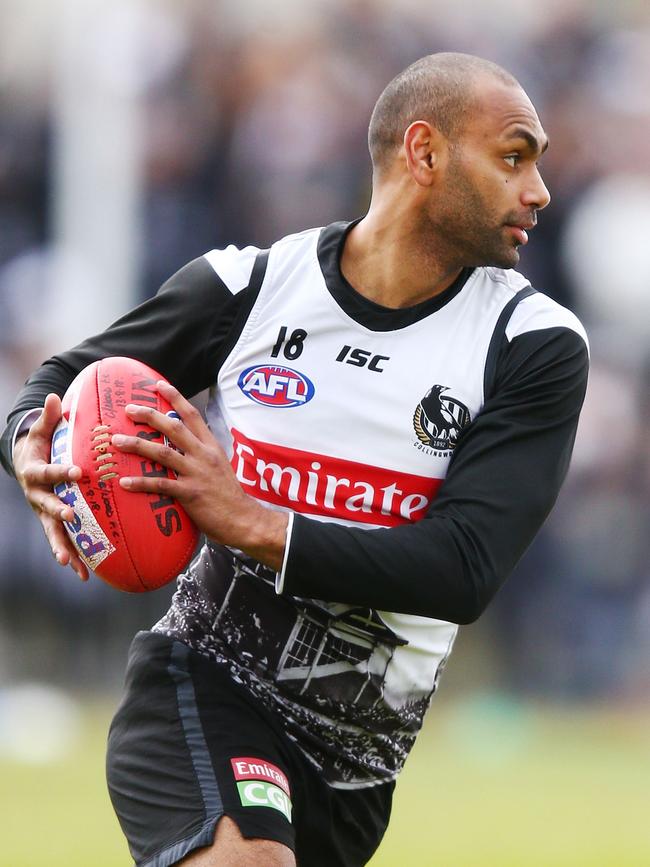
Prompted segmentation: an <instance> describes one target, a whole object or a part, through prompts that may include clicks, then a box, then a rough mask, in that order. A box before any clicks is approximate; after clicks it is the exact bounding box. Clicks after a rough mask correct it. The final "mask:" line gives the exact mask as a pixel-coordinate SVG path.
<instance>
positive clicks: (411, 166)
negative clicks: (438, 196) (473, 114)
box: [403, 120, 446, 187]
mask: <svg viewBox="0 0 650 867" xmlns="http://www.w3.org/2000/svg"><path fill="white" fill-rule="evenodd" d="M445 144H446V139H445V137H444V136H443V135H442V133H441V132H440V130H438V129H436V127H435V126H433V125H432V124H430V123H428V122H427V121H426V120H414V121H413V123H412V124H411V125H410V126H409V127H408V128H407V130H406V132H405V133H404V144H403V147H404V155H405V158H406V166H407V168H408V171H409V174H410V175H411V177H412V178H413V180H414V181H415V182H416V183H417V184H419V185H420V186H421V187H430V186H431V185H432V184H433V182H434V180H435V178H436V174H437V172H438V171H439V169H440V165H441V163H442V160H443V157H444V153H445Z"/></svg>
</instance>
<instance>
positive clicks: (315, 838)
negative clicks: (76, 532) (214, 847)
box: [106, 632, 394, 867]
mask: <svg viewBox="0 0 650 867" xmlns="http://www.w3.org/2000/svg"><path fill="white" fill-rule="evenodd" d="M106 767H107V779H108V788H109V792H110V796H111V800H112V802H113V807H114V809H115V812H116V813H117V817H118V819H119V822H120V824H121V826H122V830H123V832H124V834H125V836H126V838H127V841H128V844H129V849H130V852H131V855H132V856H133V859H134V861H135V862H136V865H137V867H168V865H172V864H176V863H177V862H178V861H179V860H180V859H182V858H184V857H185V856H186V855H188V854H189V853H190V852H191V851H193V850H194V849H197V848H199V847H202V846H209V845H210V844H211V843H212V841H213V839H214V833H215V829H216V826H217V823H218V821H219V819H220V818H221V816H224V815H227V816H229V817H230V818H231V819H232V820H234V821H235V822H236V823H237V825H238V827H239V830H240V831H241V833H242V835H243V836H244V837H246V838H253V837H256V838H263V839H266V840H277V841H278V842H280V843H284V844H285V845H286V846H289V847H290V848H291V849H292V850H293V851H294V852H295V853H296V861H297V864H298V867H361V865H363V864H366V863H367V861H368V860H369V859H370V857H371V856H372V854H373V853H374V851H375V850H376V848H377V847H378V845H379V843H380V841H381V838H382V837H383V834H384V831H385V829H386V826H387V824H388V818H389V816H390V808H391V800H392V793H393V788H394V783H385V784H381V785H377V786H369V787H364V788H362V789H344V790H341V789H334V788H332V787H330V786H329V785H328V784H327V783H325V782H324V781H323V780H322V778H321V777H320V775H319V772H318V769H317V768H315V767H314V766H313V765H312V764H311V763H310V762H308V761H307V759H305V758H304V756H303V754H302V753H301V752H300V750H299V749H298V747H297V746H296V745H295V744H294V743H293V742H292V741H291V740H290V739H289V738H288V737H287V736H286V734H285V733H284V731H283V730H282V726H281V721H280V720H279V719H278V718H276V717H274V716H272V714H271V713H269V711H268V710H267V709H266V708H263V707H260V706H259V705H258V703H257V702H256V701H255V698H254V697H253V696H251V695H250V694H249V693H248V692H247V690H246V689H245V687H243V686H241V685H240V684H238V683H235V682H234V681H233V680H232V678H231V676H230V674H229V672H228V670H227V669H226V668H225V667H223V666H221V665H218V664H216V663H214V662H212V661H210V660H209V659H207V658H206V657H204V656H202V655H201V654H199V653H196V652H195V651H193V650H191V649H190V648H189V647H188V646H187V645H185V644H183V643H181V642H179V641H175V640H174V639H172V638H168V637H167V636H164V635H160V634H158V633H154V632H139V633H138V634H137V635H136V636H135V638H134V640H133V643H132V645H131V649H130V653H129V662H128V667H127V673H126V686H125V694H124V697H123V700H122V702H121V704H120V707H119V708H118V710H117V713H116V715H115V718H114V720H113V722H112V724H111V728H110V733H109V738H108V755H107V764H106Z"/></svg>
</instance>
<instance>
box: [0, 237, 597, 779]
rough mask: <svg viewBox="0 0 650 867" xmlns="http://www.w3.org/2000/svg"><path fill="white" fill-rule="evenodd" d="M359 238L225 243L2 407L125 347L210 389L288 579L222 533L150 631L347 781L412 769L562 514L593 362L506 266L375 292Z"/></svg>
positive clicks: (557, 316)
mask: <svg viewBox="0 0 650 867" xmlns="http://www.w3.org/2000/svg"><path fill="white" fill-rule="evenodd" d="M353 225H354V224H345V223H337V224H333V225H331V226H328V227H326V228H324V229H313V230H308V231H305V232H302V233H299V234H296V235H291V236H289V237H287V238H284V239H282V240H280V241H278V242H277V243H276V244H274V245H273V246H272V247H271V249H270V250H268V251H261V250H259V249H257V248H255V247H247V248H244V249H243V250H239V249H237V248H235V247H228V248H226V249H225V250H213V251H211V252H209V253H208V254H206V255H205V256H204V257H202V258H201V259H199V260H195V262H193V263H190V265H188V266H186V268H185V269H182V270H181V271H180V272H179V273H178V274H177V275H175V277H174V278H172V279H171V280H170V281H169V283H168V284H166V285H165V286H164V287H163V288H162V290H161V292H160V293H159V295H158V296H157V297H156V298H155V299H152V300H151V301H149V302H146V303H145V304H144V305H142V306H141V307H140V308H138V309H137V310H136V311H132V312H131V313H130V314H128V315H127V316H126V317H124V318H123V319H122V320H120V321H118V323H116V324H115V325H114V326H112V327H111V328H110V329H108V331H107V332H105V333H104V334H103V335H98V336H97V337H95V338H91V339H90V340H88V341H86V342H84V343H83V344H81V345H80V346H79V347H77V348H76V349H75V350H71V351H70V352H69V353H64V354H63V355H62V356H59V357H58V358H55V359H52V360H51V361H50V362H49V363H48V364H49V366H48V364H46V365H45V366H44V368H42V369H41V372H40V374H37V375H36V377H35V378H34V379H33V380H31V381H30V383H28V387H27V390H26V392H25V393H24V394H23V395H22V396H21V398H19V401H18V404H17V407H16V409H15V410H14V412H13V414H12V417H10V418H13V428H14V430H15V428H16V425H17V424H18V423H19V418H20V415H21V412H25V411H27V410H28V409H29V406H28V405H27V404H30V405H32V406H33V405H36V404H35V401H36V400H37V398H38V396H39V389H41V391H42V389H43V388H44V387H45V385H46V383H49V385H48V390H53V387H52V386H53V380H56V383H55V385H56V388H54V390H59V391H60V390H61V389H63V390H65V387H66V385H64V379H65V380H68V378H71V377H70V372H71V371H72V370H74V372H75V373H76V370H77V369H81V368H82V367H83V366H85V364H87V363H89V361H90V360H95V358H96V357H102V356H103V355H109V354H126V355H132V356H136V357H138V358H141V360H143V361H145V362H146V363H148V364H151V365H152V366H153V367H155V368H157V369H158V370H160V371H161V373H163V374H164V375H165V376H167V377H168V378H169V379H170V380H171V381H172V382H174V384H175V385H177V386H178V387H179V388H181V390H182V391H184V393H186V394H194V393H196V392H197V391H199V390H201V389H202V388H205V387H209V388H210V395H209V400H208V405H207V409H206V416H207V420H208V423H209V426H210V428H211V430H212V432H213V433H214V435H215V437H216V438H217V440H218V441H219V442H220V444H221V445H222V447H223V448H224V450H225V451H226V454H227V455H228V457H229V459H230V461H231V464H232V467H233V470H234V472H235V474H236V477H237V479H238V480H239V483H240V485H241V486H242V488H243V490H244V491H245V492H246V493H248V494H249V495H250V496H252V497H255V498H256V499H257V500H259V501H260V502H261V503H262V504H264V505H265V506H267V507H268V508H272V509H280V510H283V511H286V512H287V513H288V514H289V516H290V523H289V531H288V536H287V544H286V550H285V558H284V562H283V565H282V569H281V571H280V572H279V573H278V574H277V575H276V574H274V573H272V572H271V570H269V569H268V568H267V567H265V566H263V565H261V564H259V563H256V562H255V561H253V560H251V558H250V557H247V556H246V555H244V554H242V553H241V552H239V551H231V550H229V549H226V548H223V547H222V546H219V545H216V544H215V543H213V542H211V541H209V540H208V541H207V542H206V544H205V546H204V548H203V549H202V551H201V552H200V554H199V555H198V557H197V558H196V559H195V561H194V562H193V563H192V564H191V566H190V567H189V569H188V570H187V572H186V573H185V574H183V575H182V576H180V578H179V581H178V589H177V592H176V594H175V596H174V599H173V602H172V606H171V608H170V611H169V612H168V613H167V615H166V616H165V617H164V618H163V619H162V620H161V621H160V622H159V623H158V624H156V626H155V627H154V629H155V630H156V631H159V632H164V633H165V634H167V635H170V636H173V637H176V638H178V639H179V640H181V641H183V642H185V643H187V644H189V645H190V646H192V647H193V648H195V649H196V650H198V651H200V652H201V653H204V654H205V655H207V656H209V657H210V658H211V659H213V660H214V661H215V662H217V663H219V664H221V665H224V666H227V667H228V669H229V671H230V672H231V675H232V677H233V678H234V679H235V680H236V681H237V682H238V683H240V684H243V685H245V687H246V688H247V689H248V690H249V691H250V692H251V693H252V694H253V695H254V696H255V697H257V699H258V700H260V701H261V702H262V703H263V704H264V705H265V706H266V707H268V708H270V709H271V710H272V711H274V712H276V713H278V714H279V715H280V716H281V718H282V719H283V721H284V726H285V730H286V732H287V734H288V735H289V737H291V738H292V739H293V740H295V742H296V743H297V744H298V746H299V747H300V748H301V749H302V751H303V753H304V754H305V755H306V757H307V758H308V759H309V760H310V761H312V762H313V763H314V764H315V765H316V766H317V767H318V768H320V769H321V771H322V773H323V775H324V777H325V778H326V779H327V780H328V782H330V783H331V784H332V785H334V786H339V787H358V786H365V785H372V784H374V783H378V782H383V781H387V780H390V779H393V778H394V777H395V776H396V775H397V773H398V772H399V770H400V769H401V767H402V765H403V763H404V760H405V758H406V756H407V755H408V752H409V750H410V748H411V747H412V744H413V741H414V738H415V736H416V734H417V732H418V730H419V729H420V727H421V724H422V719H423V715H424V713H425V711H426V709H427V707H428V705H429V703H430V700H431V696H432V695H433V692H434V691H435V688H436V685H437V682H438V677H439V674H440V672H441V670H442V668H443V666H444V664H445V662H446V660H447V658H448V656H449V653H450V651H451V648H452V645H453V642H454V639H455V636H456V633H457V630H458V624H459V623H464V622H470V621H471V620H473V619H475V618H476V616H478V614H480V612H481V611H482V610H483V609H484V607H485V605H486V604H487V602H488V601H489V599H490V598H491V597H492V595H493V594H494V592H495V591H496V589H497V588H498V586H499V585H500V584H501V583H502V581H503V580H504V579H505V577H506V576H507V574H508V573H509V572H510V571H511V569H512V567H513V566H514V564H515V562H516V561H517V559H518V558H519V556H521V553H523V550H524V549H525V547H526V546H527V545H528V544H529V542H530V540H531V539H532V537H533V535H534V533H535V532H536V531H537V529H538V528H539V526H540V524H541V522H542V521H543V519H544V517H545V516H546V514H547V513H548V510H549V509H550V507H551V506H552V503H553V501H554V499H555V497H556V495H557V492H558V490H559V486H560V484H561V481H562V479H563V476H564V474H565V472H566V468H567V464H568V459H569V455H570V451H571V446H572V442H573V437H574V434H575V426H576V423H577V416H578V412H579V409H580V405H581V402H582V398H583V395H584V387H585V381H586V366H587V365H586V359H587V346H586V336H585V334H584V331H583V329H582V326H581V325H580V323H579V322H578V320H577V319H576V317H575V316H574V315H573V314H572V313H570V312H569V311H567V310H565V309H564V308H562V307H560V306H559V305H558V304H556V303H555V302H553V301H552V300H551V299H549V298H548V297H547V296H545V295H543V294H541V293H538V292H535V291H534V290H533V289H532V288H531V287H530V286H529V284H528V282H527V280H526V279H525V278H524V277H523V276H522V275H520V274H519V273H517V272H516V271H513V270H502V269H498V268H474V269H465V270H464V271H463V272H462V273H461V274H460V275H459V277H458V279H457V280H456V281H455V282H454V283H453V284H452V286H450V287H449V288H448V289H447V290H446V291H444V292H443V293H441V294H439V295H437V296H435V297H434V298H431V299H429V300H427V301H424V302H422V303H420V304H418V305H415V306H412V307H408V308H402V309H397V310H395V309H389V308H385V307H382V306H380V305H377V304H374V303H373V302H371V301H369V300H368V299H366V298H365V297H364V296H362V295H361V294H359V293H357V292H356V291H355V290H354V289H353V287H352V286H350V285H349V283H347V281H346V280H345V277H344V276H343V274H342V272H341V269H340V257H341V252H342V248H343V244H344V242H345V238H346V235H347V233H348V232H349V231H350V228H351V227H352V226H353ZM64 368H65V377H64V376H63V375H62V371H63V369H64ZM72 375H74V373H73V374H72ZM11 428H12V422H10V425H9V428H8V431H9V433H7V434H6V435H5V448H6V440H7V437H8V436H9V435H10V433H11Z"/></svg>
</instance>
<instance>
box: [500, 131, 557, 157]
mask: <svg viewBox="0 0 650 867" xmlns="http://www.w3.org/2000/svg"><path fill="white" fill-rule="evenodd" d="M508 138H509V139H511V138H523V139H524V141H525V142H526V143H527V144H528V147H529V148H530V149H531V150H532V151H535V153H539V154H543V153H544V151H545V150H546V148H547V147H548V139H545V140H544V144H542V145H540V143H539V141H538V140H537V136H536V135H534V134H533V133H532V132H530V130H527V129H524V128H523V127H517V128H516V129H513V131H512V132H511V133H510V135H509V136H508Z"/></svg>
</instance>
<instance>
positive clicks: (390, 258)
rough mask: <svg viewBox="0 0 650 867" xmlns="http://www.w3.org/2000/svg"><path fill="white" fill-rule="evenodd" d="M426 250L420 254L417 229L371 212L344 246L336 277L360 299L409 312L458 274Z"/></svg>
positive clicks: (395, 217)
mask: <svg viewBox="0 0 650 867" xmlns="http://www.w3.org/2000/svg"><path fill="white" fill-rule="evenodd" d="M418 228H419V231H418ZM432 247H433V245H431V244H430V245H428V248H425V246H424V245H423V243H422V233H421V227H416V226H415V225H412V224H411V223H410V222H409V219H408V217H407V216H406V215H404V214H402V215H400V214H399V213H395V211H394V210H393V212H392V213H389V212H388V211H387V209H386V208H382V207H380V206H377V207H374V208H373V207H371V208H370V210H369V212H368V214H367V215H366V216H365V217H364V218H363V220H361V221H360V222H359V223H357V225H356V226H354V227H353V228H352V230H351V231H350V233H349V234H348V236H347V238H346V240H345V245H344V247H343V252H342V254H341V271H342V273H343V276H344V277H345V279H346V280H347V281H348V283H350V285H351V286H353V287H354V289H356V291H357V292H359V294H360V295H363V296H364V297H365V298H368V299H370V300H371V301H374V302H375V303H377V304H381V305H382V306H384V307H392V308H401V307H412V306H413V305H415V304H419V303H420V302H422V301H427V300H428V299H429V298H433V297H435V296H436V295H440V293H441V292H444V291H445V289H448V288H449V287H450V286H451V284H452V283H453V282H454V280H456V278H457V277H458V276H459V274H460V272H461V270H462V267H461V266H460V265H458V264H455V263H454V264H452V263H449V262H447V263H443V262H442V261H441V257H440V256H436V255H435V253H434V251H433V249H432Z"/></svg>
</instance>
